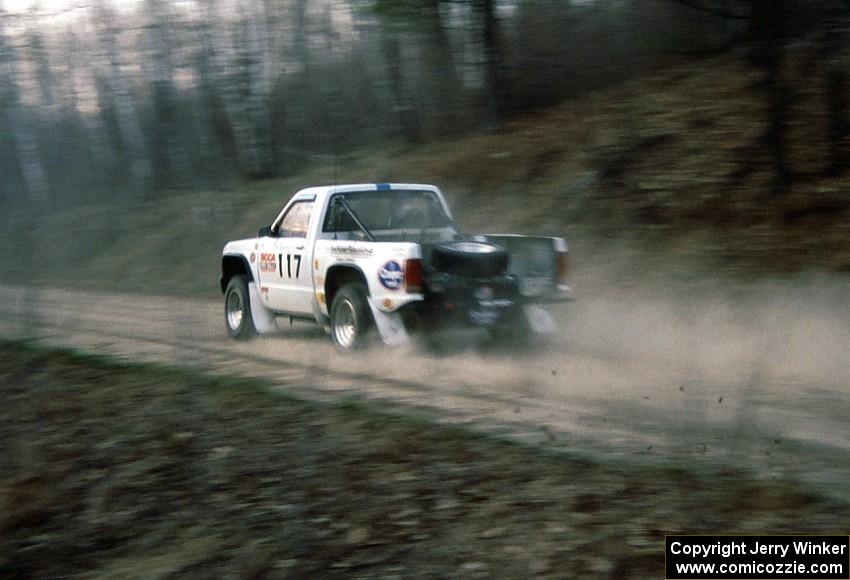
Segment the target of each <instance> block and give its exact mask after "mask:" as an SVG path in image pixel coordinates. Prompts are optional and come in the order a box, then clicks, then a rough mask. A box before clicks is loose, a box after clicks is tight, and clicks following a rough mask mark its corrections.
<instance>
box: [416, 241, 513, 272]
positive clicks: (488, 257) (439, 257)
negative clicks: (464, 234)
mask: <svg viewBox="0 0 850 580" xmlns="http://www.w3.org/2000/svg"><path fill="white" fill-rule="evenodd" d="M431 267H433V268H434V269H435V270H437V271H439V272H446V273H448V274H454V275H455V276H463V277H465V278H489V277H492V276H499V275H501V274H504V273H505V271H506V270H507V269H508V252H507V250H505V249H504V248H502V247H499V246H496V245H494V244H488V243H486V242H454V243H451V244H443V245H440V246H437V247H436V248H434V250H433V251H432V252H431Z"/></svg>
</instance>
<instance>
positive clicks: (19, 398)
mask: <svg viewBox="0 0 850 580" xmlns="http://www.w3.org/2000/svg"><path fill="white" fill-rule="evenodd" d="M0 389H2V397H3V400H4V405H3V406H2V407H0V576H2V577H4V578H49V577H59V576H87V577H94V576H97V577H106V578H110V577H115V578H117V577H121V578H134V577H136V578H163V577H169V576H175V575H178V576H191V577H193V578H221V577H241V578H248V577H304V578H314V577H351V576H359V577H384V578H386V577H422V576H428V577H434V576H437V577H448V576H465V577H476V576H482V577H483V576H489V577H494V576H495V577H526V576H529V575H539V576H542V577H553V578H554V577H565V576H569V577H595V578H618V579H623V578H658V577H659V574H661V566H662V562H663V551H662V546H663V536H664V534H665V533H675V532H688V531H690V532H698V531H708V530H711V531H740V532H766V531H770V532H783V531H784V532H789V533H790V532H816V531H832V532H840V531H846V530H844V528H845V527H846V523H847V521H850V520H848V516H850V509H848V506H847V505H844V504H837V503H833V502H830V501H828V500H824V499H821V498H818V497H815V496H812V495H809V494H806V493H803V492H802V491H800V490H798V489H795V488H794V487H793V486H790V485H784V484H768V483H763V482H755V481H752V480H749V479H747V478H746V477H743V476H741V475H740V474H735V473H722V474H717V475H716V476H715V477H713V478H711V480H706V479H705V477H701V478H700V477H696V476H694V475H691V474H688V473H685V472H682V471H673V470H668V469H663V468H649V467H646V466H641V467H635V466H629V465H610V464H597V463H593V462H590V461H587V460H579V459H571V458H569V457H553V456H551V455H550V454H547V453H545V452H542V451H540V450H537V449H535V448H533V447H527V446H524V445H520V444H511V443H505V442H502V441H499V440H495V439H492V438H488V437H485V436H480V435H473V434H470V433H468V432H465V431H463V430H461V429H458V428H452V427H445V426H439V425H434V424H431V423H429V422H427V421H424V420H422V419H419V418H415V417H410V416H404V415H402V414H400V412H387V411H385V410H382V409H379V408H377V407H376V406H373V405H370V404H360V403H358V404H356V405H355V404H339V405H325V404H319V403H314V402H305V401H302V400H298V399H295V398H292V397H289V396H287V395H285V394H279V393H278V394H272V393H270V392H269V391H268V390H266V389H265V388H264V387H263V385H262V384H260V383H244V382H240V381H234V380H222V379H211V378H206V377H203V376H198V375H194V374H190V373H186V372H175V371H171V370H169V369H163V368H158V367H150V366H142V365H132V366H130V365H123V364H116V363H112V362H109V361H107V360H103V359H97V358H92V357H87V356H81V355H77V354H71V353H67V352H59V351H45V350H38V349H33V348H30V347H25V346H22V345H20V344H14V343H0Z"/></svg>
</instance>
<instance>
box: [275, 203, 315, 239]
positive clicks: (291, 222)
mask: <svg viewBox="0 0 850 580" xmlns="http://www.w3.org/2000/svg"><path fill="white" fill-rule="evenodd" d="M311 213H313V202H312V201H298V202H295V203H294V204H292V207H290V208H289V210H288V211H287V212H286V215H284V216H283V219H282V220H281V221H280V226H279V227H278V234H277V235H278V236H279V237H281V238H306V237H307V228H308V227H310V214H311Z"/></svg>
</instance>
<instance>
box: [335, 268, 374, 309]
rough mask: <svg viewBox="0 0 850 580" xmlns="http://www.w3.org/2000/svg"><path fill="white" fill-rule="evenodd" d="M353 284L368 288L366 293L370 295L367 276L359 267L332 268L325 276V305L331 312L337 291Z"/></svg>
mask: <svg viewBox="0 0 850 580" xmlns="http://www.w3.org/2000/svg"><path fill="white" fill-rule="evenodd" d="M352 282H359V283H361V284H363V286H365V287H366V293H367V295H368V293H369V284H367V283H366V276H365V275H364V274H363V270H361V269H360V268H359V267H358V266H354V265H350V264H346V265H337V266H331V267H330V268H328V271H327V274H325V303H326V305H327V307H328V311H329V312H330V308H331V305H332V304H333V302H334V296H336V293H337V291H338V290H339V289H340V288H342V287H343V286H345V285H346V284H349V283H352Z"/></svg>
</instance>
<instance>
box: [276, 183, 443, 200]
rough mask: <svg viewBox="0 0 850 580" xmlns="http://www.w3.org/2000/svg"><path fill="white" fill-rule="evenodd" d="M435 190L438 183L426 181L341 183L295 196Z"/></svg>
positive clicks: (309, 188)
mask: <svg viewBox="0 0 850 580" xmlns="http://www.w3.org/2000/svg"><path fill="white" fill-rule="evenodd" d="M395 190H398V191H410V190H415V191H433V192H435V193H438V192H439V191H440V190H439V188H438V187H437V186H436V185H429V184H425V183H346V184H339V185H319V186H314V187H308V188H306V189H302V190H300V191H299V192H298V193H296V194H295V195H294V196H293V197H296V198H297V197H312V196H316V195H320V194H333V193H347V192H352V191H395Z"/></svg>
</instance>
